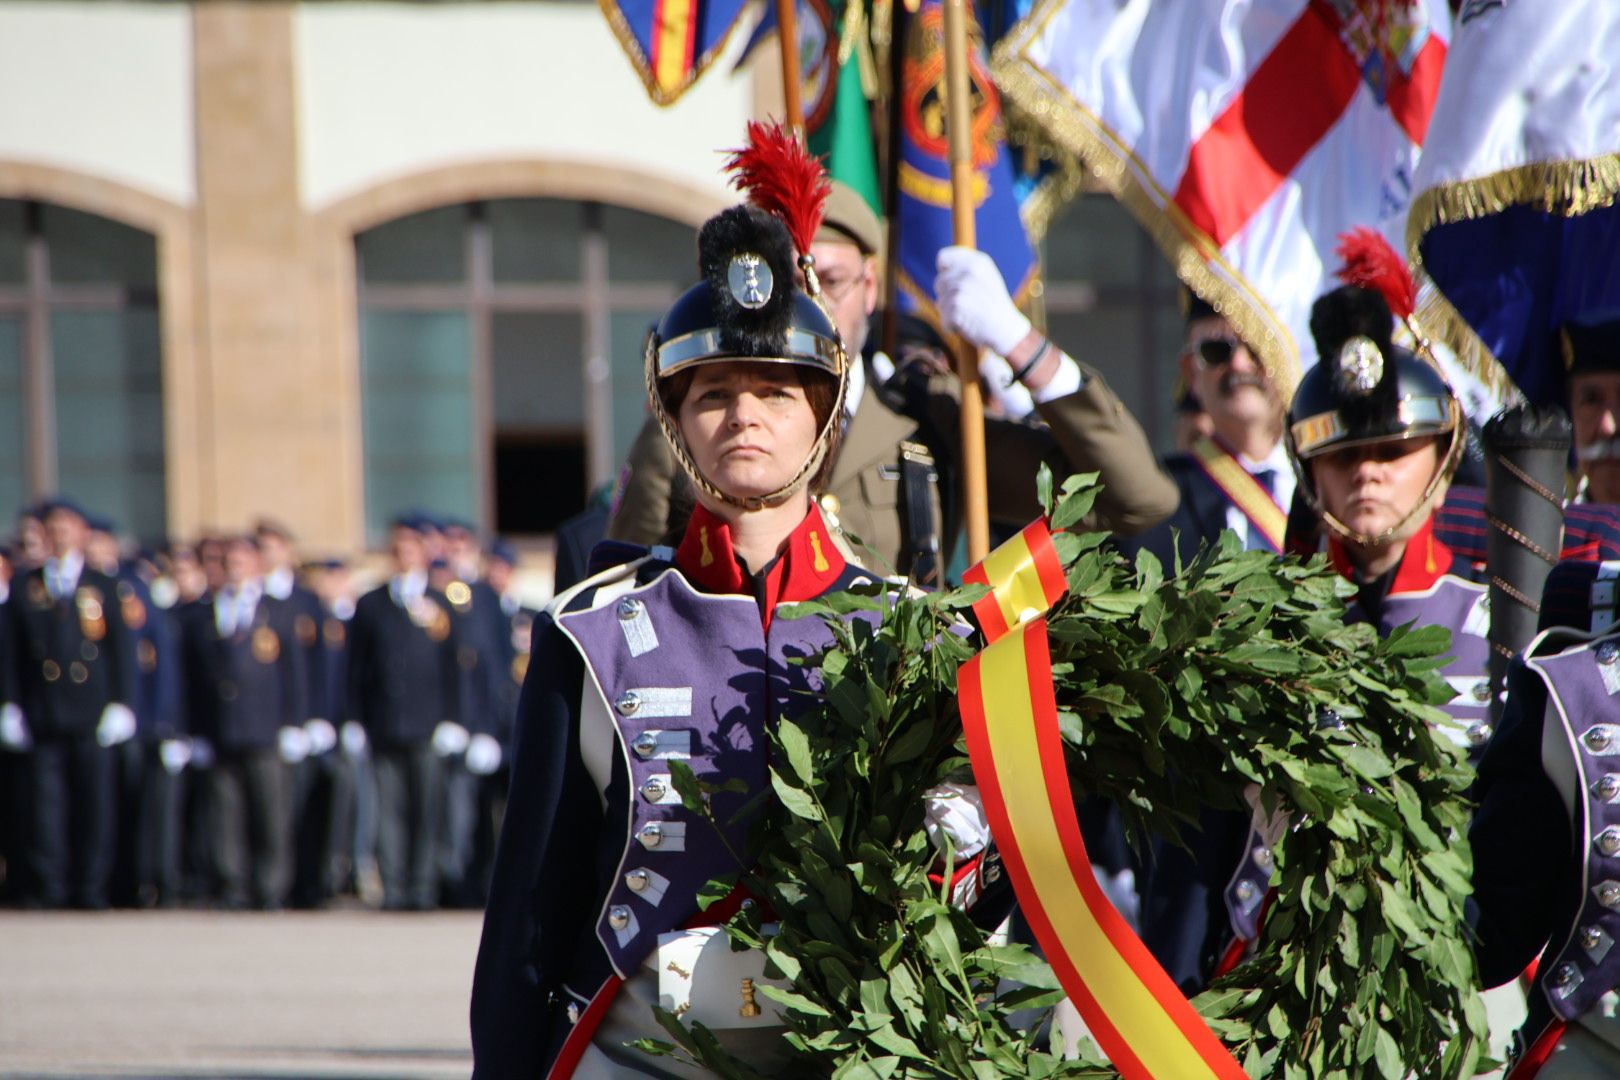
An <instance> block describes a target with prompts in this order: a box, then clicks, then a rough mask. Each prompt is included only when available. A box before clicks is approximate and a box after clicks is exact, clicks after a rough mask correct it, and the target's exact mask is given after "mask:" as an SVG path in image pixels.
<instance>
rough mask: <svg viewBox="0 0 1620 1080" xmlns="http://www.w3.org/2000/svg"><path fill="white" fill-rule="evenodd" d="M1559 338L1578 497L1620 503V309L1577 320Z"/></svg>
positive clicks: (1593, 500) (1582, 499) (1578, 500)
mask: <svg viewBox="0 0 1620 1080" xmlns="http://www.w3.org/2000/svg"><path fill="white" fill-rule="evenodd" d="M1560 337H1561V338H1562V344H1563V353H1564V366H1565V369H1566V371H1567V373H1568V376H1569V384H1568V385H1569V418H1570V421H1571V423H1572V424H1573V425H1574V427H1575V468H1576V481H1577V487H1576V495H1575V501H1577V502H1593V503H1620V308H1611V309H1609V310H1606V311H1599V312H1593V313H1591V314H1588V315H1584V316H1582V317H1581V318H1579V319H1575V320H1573V321H1571V322H1569V323H1567V324H1566V325H1565V326H1564V329H1563V331H1562V333H1561V334H1560Z"/></svg>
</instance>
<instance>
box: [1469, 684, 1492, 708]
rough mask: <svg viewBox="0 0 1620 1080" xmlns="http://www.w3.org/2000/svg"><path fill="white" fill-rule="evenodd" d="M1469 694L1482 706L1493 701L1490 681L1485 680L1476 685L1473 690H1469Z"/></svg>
mask: <svg viewBox="0 0 1620 1080" xmlns="http://www.w3.org/2000/svg"><path fill="white" fill-rule="evenodd" d="M1469 693H1470V694H1473V695H1474V700H1475V701H1477V702H1479V703H1480V704H1481V705H1484V704H1487V703H1488V702H1489V701H1490V700H1491V684H1490V680H1488V679H1485V680H1481V681H1480V682H1477V683H1475V684H1474V685H1473V688H1472V689H1470V690H1469Z"/></svg>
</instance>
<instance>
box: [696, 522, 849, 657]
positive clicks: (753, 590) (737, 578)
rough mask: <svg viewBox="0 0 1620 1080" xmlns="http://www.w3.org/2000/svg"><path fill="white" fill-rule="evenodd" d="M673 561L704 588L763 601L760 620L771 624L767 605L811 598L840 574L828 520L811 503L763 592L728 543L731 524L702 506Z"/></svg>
mask: <svg viewBox="0 0 1620 1080" xmlns="http://www.w3.org/2000/svg"><path fill="white" fill-rule="evenodd" d="M675 565H676V566H678V567H680V568H681V571H682V572H683V573H685V574H686V576H687V578H688V579H689V580H691V581H692V583H693V584H695V585H696V586H697V587H698V588H700V589H702V590H703V591H704V592H710V593H737V594H741V595H744V596H754V597H755V599H757V600H760V601H761V611H762V612H763V613H764V621H765V624H766V625H767V626H769V625H770V619H771V609H772V608H774V607H775V606H776V605H777V604H780V603H794V602H797V601H799V600H810V599H813V598H814V597H817V596H820V595H821V594H822V593H824V592H826V591H827V589H828V588H829V587H830V586H831V585H832V583H833V582H835V581H837V580H838V578H839V576H840V575H841V574H843V572H844V568H845V563H844V557H843V555H842V554H840V553H839V551H838V545H837V544H834V543H833V541H832V535H831V533H829V532H828V529H827V523H826V522H825V521H823V520H822V517H821V511H820V510H818V509H817V508H816V504H815V503H813V502H812V503H811V504H810V512H809V513H808V514H806V515H805V516H804V520H803V521H801V522H799V524H798V527H797V528H795V529H794V530H793V532H792V533H790V534H789V535H788V539H787V543H786V545H784V546H783V548H782V553H781V554H780V555H778V556H777V557H776V558H775V559H773V560H771V563H770V565H769V566H767V567H766V569H765V574H764V582H763V586H764V595H763V596H760V595H759V593H758V586H757V585H756V582H755V580H750V578H749V577H748V575H747V574H746V573H745V572H744V570H743V567H742V564H741V563H739V562H738V561H737V552H736V549H735V548H733V547H732V544H731V526H730V525H728V524H726V522H725V521H723V520H721V519H720V518H718V517H716V516H715V515H714V514H712V513H710V512H709V511H708V510H706V509H704V508H703V507H702V506H697V507H695V508H694V509H693V510H692V519H691V520H690V521H689V522H687V524H686V535H685V536H684V537H682V538H681V546H680V547H678V548H676V549H675Z"/></svg>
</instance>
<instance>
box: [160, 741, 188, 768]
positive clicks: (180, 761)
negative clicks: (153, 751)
mask: <svg viewBox="0 0 1620 1080" xmlns="http://www.w3.org/2000/svg"><path fill="white" fill-rule="evenodd" d="M158 761H159V762H161V763H162V765H163V771H164V772H166V773H168V774H169V775H170V776H175V775H177V774H178V773H179V772H180V770H181V769H184V768H185V767H186V764H187V763H188V762H190V761H191V744H190V743H188V742H187V741H186V740H184V739H164V740H163V741H162V742H160V743H158Z"/></svg>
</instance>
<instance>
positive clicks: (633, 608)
mask: <svg viewBox="0 0 1620 1080" xmlns="http://www.w3.org/2000/svg"><path fill="white" fill-rule="evenodd" d="M645 607H646V605H644V604H643V603H642V602H641V601H640V600H637V599H636V598H635V597H633V596H627V597H625V598H624V599H623V600H620V601H619V618H621V619H623V620H624V621H625V622H633V621H634V620H635V618H636V616H638V615H640V614H641V613H642V611H643V610H644V609H645Z"/></svg>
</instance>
